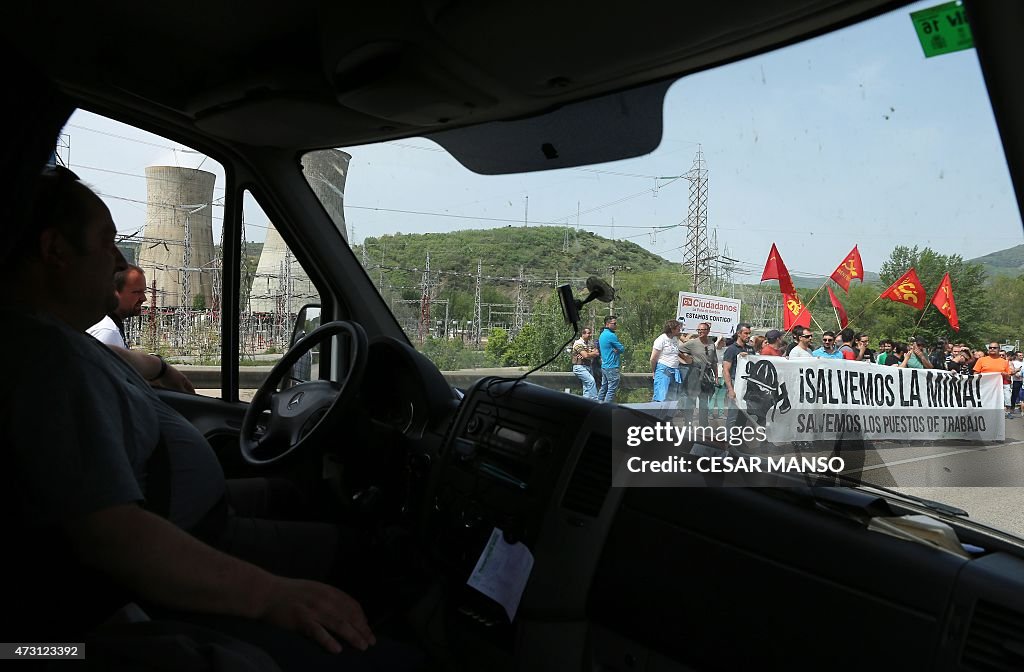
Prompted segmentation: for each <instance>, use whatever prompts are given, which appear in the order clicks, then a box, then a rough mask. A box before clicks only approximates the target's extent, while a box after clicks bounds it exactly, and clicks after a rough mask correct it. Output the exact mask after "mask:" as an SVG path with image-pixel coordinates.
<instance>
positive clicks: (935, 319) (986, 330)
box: [865, 245, 995, 343]
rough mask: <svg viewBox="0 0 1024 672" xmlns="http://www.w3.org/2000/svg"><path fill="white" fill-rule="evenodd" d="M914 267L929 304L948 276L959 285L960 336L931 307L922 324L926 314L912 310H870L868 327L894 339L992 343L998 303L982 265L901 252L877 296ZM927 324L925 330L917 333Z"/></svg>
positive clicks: (886, 267)
mask: <svg viewBox="0 0 1024 672" xmlns="http://www.w3.org/2000/svg"><path fill="white" fill-rule="evenodd" d="M910 267H913V268H914V269H915V271H916V272H917V276H918V277H919V278H920V279H921V283H922V284H923V285H924V291H925V296H926V300H928V301H930V300H931V298H932V295H933V294H934V293H935V290H936V288H937V287H938V286H939V282H940V281H941V280H942V276H943V275H944V274H946V273H947V272H948V273H949V277H950V280H951V281H952V283H953V296H954V299H955V301H956V310H957V314H958V316H959V318H960V331H959V333H958V332H956V331H954V330H953V329H952V328H951V327H950V326H949V322H948V321H947V320H946V318H945V317H944V316H943V315H942V314H941V313H939V311H938V310H936V309H935V307H934V306H932V305H931V304H930V303H929V304H927V305H926V307H925V313H924V316H923V319H922V315H921V312H920V311H917V310H914V308H912V307H911V306H906V305H903V304H900V303H895V302H892V301H887V300H884V299H883V300H880V301H878V302H877V303H875V304H874V305H872V306H871V308H870V309H868V311H867V312H868V313H871V318H870V319H869V320H867V321H866V322H865V324H873V325H874V327H869V328H868V329H865V330H866V331H869V332H870V331H871V329H872V328H873V329H874V331H875V333H876V335H878V336H882V335H885V336H889V337H892V338H897V339H901V340H905V339H907V338H910V337H911V336H923V337H924V338H925V339H927V340H928V341H929V342H934V341H935V340H937V339H939V338H946V339H949V340H955V341H963V342H965V343H980V342H981V341H984V340H987V339H990V338H992V333H991V332H992V331H993V328H994V327H995V325H994V323H993V321H992V318H991V315H992V301H991V298H990V297H989V293H988V291H987V287H986V282H985V280H986V276H985V271H984V269H983V268H982V266H981V264H975V263H970V262H966V261H964V259H963V257H961V256H960V255H959V254H952V255H945V254H938V253H937V252H935V251H934V250H932V249H930V248H927V247H926V248H924V249H922V250H919V249H918V248H917V246H916V245H915V246H914V247H912V248H910V247H906V246H905V245H900V246H897V247H896V248H895V249H894V250H893V251H892V253H891V254H890V255H889V259H888V260H886V262H885V263H883V264H882V270H881V272H880V273H879V287H878V292H877V293H876V294H875V296H878V294H880V293H881V292H884V291H885V290H886V289H887V288H888V287H889V285H891V284H892V283H893V282H895V281H896V280H897V279H898V278H899V277H900V276H901V275H903V274H904V273H905V272H906V271H907V269H909V268H910ZM918 320H921V323H920V326H917V327H915V324H917V321H918Z"/></svg>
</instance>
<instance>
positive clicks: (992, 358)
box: [974, 341, 1013, 419]
mask: <svg viewBox="0 0 1024 672" xmlns="http://www.w3.org/2000/svg"><path fill="white" fill-rule="evenodd" d="M974 372H975V373H998V374H1001V375H1002V377H1003V406H1004V407H1005V411H1006V418H1007V419H1010V418H1011V417H1013V416H1012V414H1011V409H1012V408H1013V406H1012V404H1013V401H1012V400H1011V399H1010V377H1011V376H1012V375H1013V367H1012V366H1010V363H1009V362H1008V361H1006V358H1005V357H1003V351H1002V350H1001V349H1000V347H999V344H998V343H996V342H994V341H993V342H992V343H989V344H988V354H987V355H985V356H984V357H980V358H979V359H978V361H977V362H975V363H974Z"/></svg>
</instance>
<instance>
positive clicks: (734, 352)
mask: <svg viewBox="0 0 1024 672" xmlns="http://www.w3.org/2000/svg"><path fill="white" fill-rule="evenodd" d="M749 341H750V325H749V324H747V323H746V322H740V323H739V324H737V325H736V339H735V340H734V341H733V343H732V345H730V346H729V347H727V348H726V349H725V354H724V355H723V356H722V378H724V379H725V389H726V398H727V399H728V400H729V402H728V403H729V413H728V415H727V416H726V419H725V426H726V427H728V428H730V430H731V428H732V427H733V426H735V425H736V424H737V423H739V425H740V426H741V427H742V426H743V425H745V424H746V416H745V415H744V416H743V418H740V417H739V416H740V410H739V409H738V408H736V389H735V387H734V383H735V382H736V371H737V370H738V369H739V367H740V366H741V365H742V362H741V361H740V359H739V358H740V355H753V354H754V347H753V346H752V345H750V342H749Z"/></svg>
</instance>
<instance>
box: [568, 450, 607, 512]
mask: <svg viewBox="0 0 1024 672" xmlns="http://www.w3.org/2000/svg"><path fill="white" fill-rule="evenodd" d="M611 487H612V442H611V439H609V438H608V437H605V436H598V435H596V434H591V435H590V438H588V439H587V443H586V445H585V446H583V452H582V453H580V459H579V461H578V462H577V463H576V469H575V471H573V474H572V478H571V479H569V487H568V488H566V490H565V496H563V497H562V506H563V507H565V508H566V509H569V510H571V511H576V512H577V513H582V514H584V515H587V516H597V514H598V513H600V511H601V506H602V505H603V504H604V498H605V496H607V495H608V489H609V488H611Z"/></svg>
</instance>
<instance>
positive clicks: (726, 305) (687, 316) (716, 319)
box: [676, 292, 740, 336]
mask: <svg viewBox="0 0 1024 672" xmlns="http://www.w3.org/2000/svg"><path fill="white" fill-rule="evenodd" d="M676 319H677V320H679V321H680V322H682V324H683V332H684V333H687V334H692V333H695V332H696V331H697V325H698V324H700V323H701V322H707V323H708V324H710V325H711V335H712V336H730V335H732V334H733V332H735V331H736V325H737V324H739V321H740V300H739V299H730V298H728V297H725V296H706V295H704V294H691V293H690V292H679V304H678V305H677V306H676Z"/></svg>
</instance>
